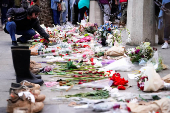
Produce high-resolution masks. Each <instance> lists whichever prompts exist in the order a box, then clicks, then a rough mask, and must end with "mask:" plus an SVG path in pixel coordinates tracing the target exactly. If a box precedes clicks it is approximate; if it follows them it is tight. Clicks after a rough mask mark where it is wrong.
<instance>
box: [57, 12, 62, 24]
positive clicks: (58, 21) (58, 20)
mask: <svg viewBox="0 0 170 113" xmlns="http://www.w3.org/2000/svg"><path fill="white" fill-rule="evenodd" d="M60 13H61V12H59V11H57V24H58V25H60Z"/></svg>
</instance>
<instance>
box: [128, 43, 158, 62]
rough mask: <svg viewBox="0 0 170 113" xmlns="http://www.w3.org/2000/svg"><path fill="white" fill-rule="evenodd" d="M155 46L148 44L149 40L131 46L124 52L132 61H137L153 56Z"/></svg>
mask: <svg viewBox="0 0 170 113" xmlns="http://www.w3.org/2000/svg"><path fill="white" fill-rule="evenodd" d="M154 51H156V49H155V48H152V47H151V46H150V43H149V42H143V43H142V44H141V45H140V46H138V47H136V48H131V49H128V50H127V51H126V54H127V55H128V56H129V57H130V58H131V61H132V63H134V62H139V61H140V60H141V59H145V60H149V59H150V58H152V57H153V55H154Z"/></svg>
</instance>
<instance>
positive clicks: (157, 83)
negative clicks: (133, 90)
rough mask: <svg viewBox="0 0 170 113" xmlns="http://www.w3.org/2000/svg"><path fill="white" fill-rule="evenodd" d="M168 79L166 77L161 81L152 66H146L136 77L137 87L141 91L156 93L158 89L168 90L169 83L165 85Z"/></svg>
mask: <svg viewBox="0 0 170 113" xmlns="http://www.w3.org/2000/svg"><path fill="white" fill-rule="evenodd" d="M169 78H170V77H169V76H167V77H165V79H162V78H161V77H160V75H159V74H158V73H156V71H155V69H154V66H153V64H147V66H146V67H143V68H142V69H141V70H140V71H139V76H138V77H137V86H138V87H139V89H140V90H142V91H158V90H159V89H170V83H167V82H169V81H166V80H168V79H169Z"/></svg>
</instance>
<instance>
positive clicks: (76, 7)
mask: <svg viewBox="0 0 170 113" xmlns="http://www.w3.org/2000/svg"><path fill="white" fill-rule="evenodd" d="M78 14H79V9H78V5H74V19H73V24H77V22H78Z"/></svg>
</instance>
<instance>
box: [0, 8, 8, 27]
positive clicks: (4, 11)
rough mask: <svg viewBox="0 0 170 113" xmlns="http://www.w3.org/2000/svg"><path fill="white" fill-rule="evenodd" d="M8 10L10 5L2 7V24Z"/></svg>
mask: <svg viewBox="0 0 170 113" xmlns="http://www.w3.org/2000/svg"><path fill="white" fill-rule="evenodd" d="M7 11H8V7H1V24H2V25H3V24H5V22H4V21H5V19H6V13H7Z"/></svg>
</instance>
